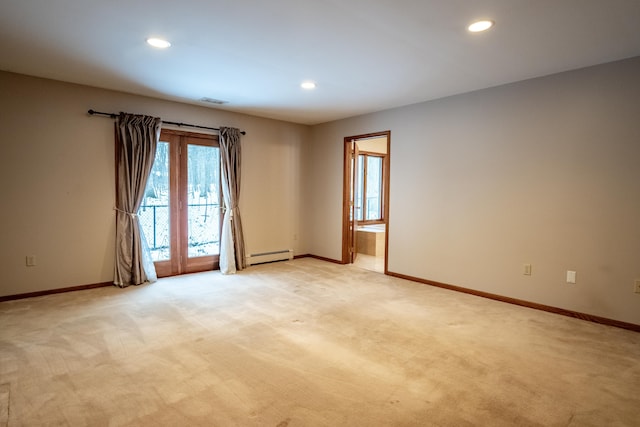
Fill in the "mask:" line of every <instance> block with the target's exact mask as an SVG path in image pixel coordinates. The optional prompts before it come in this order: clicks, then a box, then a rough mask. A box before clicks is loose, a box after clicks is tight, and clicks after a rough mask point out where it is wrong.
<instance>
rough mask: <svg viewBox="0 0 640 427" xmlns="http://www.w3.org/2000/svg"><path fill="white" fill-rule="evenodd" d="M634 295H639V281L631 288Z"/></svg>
mask: <svg viewBox="0 0 640 427" xmlns="http://www.w3.org/2000/svg"><path fill="white" fill-rule="evenodd" d="M633 291H634V292H635V293H636V294H640V280H636V286H635V287H634V288H633Z"/></svg>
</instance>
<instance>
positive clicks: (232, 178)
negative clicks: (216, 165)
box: [220, 127, 246, 274]
mask: <svg viewBox="0 0 640 427" xmlns="http://www.w3.org/2000/svg"><path fill="white" fill-rule="evenodd" d="M220 163H221V167H222V198H223V204H224V208H225V211H224V217H223V219H222V234H221V236H220V271H221V272H222V273H223V274H233V273H235V272H236V270H242V269H244V268H245V267H246V261H245V253H244V236H243V234H242V220H241V218H240V209H239V208H238V201H239V199H240V163H241V161H240V130H238V129H236V128H228V127H221V128H220Z"/></svg>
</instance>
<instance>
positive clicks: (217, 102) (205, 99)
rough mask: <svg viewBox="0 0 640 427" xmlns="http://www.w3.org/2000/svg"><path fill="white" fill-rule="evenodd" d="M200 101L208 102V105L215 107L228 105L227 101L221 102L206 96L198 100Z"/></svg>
mask: <svg viewBox="0 0 640 427" xmlns="http://www.w3.org/2000/svg"><path fill="white" fill-rule="evenodd" d="M200 101H202V102H208V103H209V104H216V105H222V104H228V103H229V101H222V100H220V99H215V98H208V97H206V96H205V97H204V98H200Z"/></svg>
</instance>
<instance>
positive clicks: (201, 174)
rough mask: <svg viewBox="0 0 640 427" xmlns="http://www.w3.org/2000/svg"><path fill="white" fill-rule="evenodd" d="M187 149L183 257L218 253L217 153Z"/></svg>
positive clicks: (206, 148) (200, 148)
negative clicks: (185, 239)
mask: <svg viewBox="0 0 640 427" xmlns="http://www.w3.org/2000/svg"><path fill="white" fill-rule="evenodd" d="M187 147H188V149H187V218H188V221H187V224H188V227H187V228H188V231H187V234H188V237H187V242H188V244H187V256H188V257H189V258H194V257H202V256H210V255H219V254H220V201H221V194H220V150H219V148H218V147H213V146H209V145H195V144H189V145H188V146H187Z"/></svg>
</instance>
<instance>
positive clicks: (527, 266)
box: [522, 264, 531, 276]
mask: <svg viewBox="0 0 640 427" xmlns="http://www.w3.org/2000/svg"><path fill="white" fill-rule="evenodd" d="M522 274H524V275H525V276H531V264H524V265H523V266H522Z"/></svg>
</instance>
